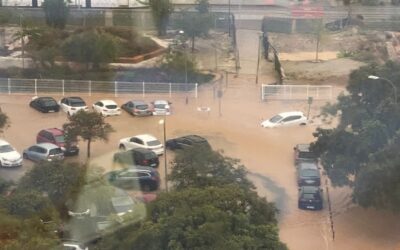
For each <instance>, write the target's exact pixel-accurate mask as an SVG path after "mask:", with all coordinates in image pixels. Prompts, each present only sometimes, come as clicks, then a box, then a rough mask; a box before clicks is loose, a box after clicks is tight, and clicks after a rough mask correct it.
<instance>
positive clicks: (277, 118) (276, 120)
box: [269, 115, 283, 123]
mask: <svg viewBox="0 0 400 250" xmlns="http://www.w3.org/2000/svg"><path fill="white" fill-rule="evenodd" d="M282 118H283V117H282V116H280V115H276V116H274V117H272V118H271V119H269V121H270V122H272V123H277V122H279V121H280V120H281V119H282Z"/></svg>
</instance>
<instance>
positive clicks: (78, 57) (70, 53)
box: [61, 31, 118, 69]
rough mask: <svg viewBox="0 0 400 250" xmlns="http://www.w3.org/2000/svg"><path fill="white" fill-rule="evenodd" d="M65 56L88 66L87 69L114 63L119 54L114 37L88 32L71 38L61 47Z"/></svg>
mask: <svg viewBox="0 0 400 250" xmlns="http://www.w3.org/2000/svg"><path fill="white" fill-rule="evenodd" d="M61 50H62V54H63V56H64V57H65V58H66V59H68V60H71V61H74V62H80V63H85V64H86V69H89V68H90V65H93V67H94V68H99V67H100V66H101V65H102V64H105V63H109V62H112V61H113V60H114V59H115V58H116V56H117V52H118V48H117V44H116V42H115V40H114V38H113V36H111V35H109V34H107V33H102V32H97V31H86V32H82V33H79V34H76V35H72V36H70V37H69V38H68V39H67V40H66V41H65V42H64V43H63V44H62V46H61Z"/></svg>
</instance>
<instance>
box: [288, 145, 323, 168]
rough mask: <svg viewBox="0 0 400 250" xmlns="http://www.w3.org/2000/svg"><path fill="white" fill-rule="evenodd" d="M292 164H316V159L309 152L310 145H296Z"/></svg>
mask: <svg viewBox="0 0 400 250" xmlns="http://www.w3.org/2000/svg"><path fill="white" fill-rule="evenodd" d="M293 149H294V163H295V164H296V165H297V164H299V163H300V162H310V161H311V162H318V157H317V156H316V154H315V153H314V152H312V151H311V150H310V144H297V145H296V146H295V147H294V148H293Z"/></svg>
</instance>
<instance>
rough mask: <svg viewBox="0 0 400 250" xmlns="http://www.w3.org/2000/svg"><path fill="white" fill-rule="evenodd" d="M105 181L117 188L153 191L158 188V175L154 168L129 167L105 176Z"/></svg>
mask: <svg viewBox="0 0 400 250" xmlns="http://www.w3.org/2000/svg"><path fill="white" fill-rule="evenodd" d="M106 179H107V180H108V181H109V182H110V183H111V184H112V185H114V186H116V187H119V188H140V189H141V190H143V191H154V190H157V189H158V187H159V186H160V175H159V174H158V172H157V171H156V170H155V169H154V168H150V167H130V168H125V169H122V170H116V171H112V172H109V173H107V174H106Z"/></svg>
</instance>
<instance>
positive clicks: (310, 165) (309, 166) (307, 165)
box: [299, 161, 318, 169]
mask: <svg viewBox="0 0 400 250" xmlns="http://www.w3.org/2000/svg"><path fill="white" fill-rule="evenodd" d="M299 168H300V169H318V165H317V163H315V162H312V161H310V162H308V161H307V162H300V163H299Z"/></svg>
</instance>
